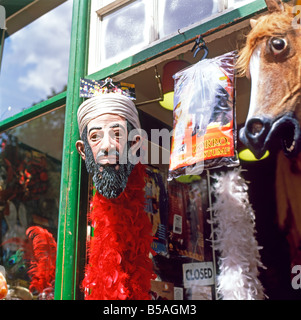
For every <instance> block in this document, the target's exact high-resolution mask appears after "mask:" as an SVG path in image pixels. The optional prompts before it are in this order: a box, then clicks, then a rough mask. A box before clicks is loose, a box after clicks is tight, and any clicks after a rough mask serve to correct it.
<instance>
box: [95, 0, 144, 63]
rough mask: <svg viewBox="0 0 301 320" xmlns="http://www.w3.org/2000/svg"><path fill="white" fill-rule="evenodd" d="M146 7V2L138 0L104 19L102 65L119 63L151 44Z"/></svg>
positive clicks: (102, 28)
mask: <svg viewBox="0 0 301 320" xmlns="http://www.w3.org/2000/svg"><path fill="white" fill-rule="evenodd" d="M146 7H147V3H146V0H138V1H135V2H133V3H131V4H129V5H127V6H125V7H123V8H121V9H119V10H117V11H115V12H113V13H111V14H108V15H106V16H104V17H103V21H102V27H101V39H103V41H102V43H101V61H102V63H103V62H105V63H106V64H107V63H109V61H111V62H117V61H118V59H120V58H121V57H126V56H128V55H130V54H131V53H133V52H134V51H135V50H136V51H137V50H138V49H140V48H141V47H142V46H144V45H146V44H148V43H149V23H148V19H147V18H146V16H148V15H146Z"/></svg>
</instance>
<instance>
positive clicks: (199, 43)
mask: <svg viewBox="0 0 301 320" xmlns="http://www.w3.org/2000/svg"><path fill="white" fill-rule="evenodd" d="M194 50H195V52H194V54H193V57H194V58H195V57H196V55H197V54H198V52H199V51H200V50H204V54H203V56H202V58H201V60H204V59H206V58H207V55H208V53H209V49H208V48H207V46H206V43H205V40H204V39H203V37H202V36H201V35H199V36H198V37H197V38H196V39H195V43H194V46H193V48H192V49H191V52H193V51H194Z"/></svg>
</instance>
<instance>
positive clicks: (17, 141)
mask: <svg viewBox="0 0 301 320" xmlns="http://www.w3.org/2000/svg"><path fill="white" fill-rule="evenodd" d="M64 118H65V108H64V107H62V108H59V109H57V110H55V111H52V112H51V113H48V114H46V115H43V116H40V117H38V118H36V119H34V120H31V121H29V122H27V123H25V124H22V125H20V126H18V127H16V128H14V129H11V130H8V131H6V132H2V133H1V134H0V269H1V270H0V272H1V271H2V273H4V274H5V279H6V281H7V284H8V294H7V296H6V299H21V300H23V299H24V300H25V299H26V300H28V299H53V291H54V275H55V262H56V239H57V230H58V212H59V201H60V179H61V166H62V150H63V131H64V130H63V128H64ZM38 282H39V285H38V284H37V283H38Z"/></svg>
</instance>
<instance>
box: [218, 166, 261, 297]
mask: <svg viewBox="0 0 301 320" xmlns="http://www.w3.org/2000/svg"><path fill="white" fill-rule="evenodd" d="M240 173H241V169H234V170H231V171H229V172H226V173H222V174H220V175H215V176H214V178H215V179H216V182H215V183H214V184H213V190H212V191H213V192H214V194H215V197H216V200H215V203H214V204H213V206H212V211H213V217H212V220H213V221H212V223H213V224H214V228H215V229H214V236H215V237H214V240H213V242H214V243H213V244H214V246H215V250H218V251H219V254H220V255H219V261H218V264H219V270H220V272H219V275H218V276H217V293H218V294H219V295H220V296H221V298H222V299H223V300H260V299H264V297H265V295H264V293H263V288H262V285H261V283H260V281H259V279H258V274H259V272H258V267H263V265H262V263H261V261H260V254H259V249H261V248H260V247H258V243H257V241H256V239H255V235H254V234H255V215H254V212H253V209H252V206H251V205H250V203H249V197H248V193H247V190H248V186H247V184H246V182H245V180H244V179H243V178H242V177H241V176H240Z"/></svg>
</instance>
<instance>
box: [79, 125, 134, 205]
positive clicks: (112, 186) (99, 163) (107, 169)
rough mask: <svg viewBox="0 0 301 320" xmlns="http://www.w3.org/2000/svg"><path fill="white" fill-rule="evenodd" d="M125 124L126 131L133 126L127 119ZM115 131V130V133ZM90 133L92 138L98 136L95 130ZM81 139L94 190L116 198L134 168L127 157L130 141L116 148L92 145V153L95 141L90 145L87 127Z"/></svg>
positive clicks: (109, 197)
mask: <svg viewBox="0 0 301 320" xmlns="http://www.w3.org/2000/svg"><path fill="white" fill-rule="evenodd" d="M125 124H126V131H128V132H129V131H130V130H131V129H132V128H133V127H132V125H131V124H130V123H128V122H127V121H125ZM116 128H117V126H116ZM93 130H95V129H93ZM122 131H123V129H122ZM116 132H117V131H116V130H115V134H116ZM90 135H92V139H99V138H100V137H97V135H99V133H96V132H95V131H94V132H93V131H92V132H91V130H90ZM93 135H94V138H93ZM95 135H96V136H95ZM100 135H101V134H100ZM117 135H119V133H118V134H117ZM112 138H113V137H112ZM113 139H114V138H113ZM82 140H83V143H84V151H85V164H86V168H87V171H88V173H89V174H90V175H91V176H92V179H93V182H94V185H95V188H96V190H97V191H98V192H99V193H100V194H101V195H103V196H104V197H106V198H108V199H111V198H117V197H118V196H119V195H120V194H121V193H122V192H123V191H124V189H125V187H126V185H127V181H128V177H129V175H130V174H131V172H132V169H133V168H134V164H132V163H130V161H129V157H128V150H130V148H131V142H129V141H125V145H124V146H122V148H116V147H115V146H114V145H111V148H110V147H109V148H108V149H103V148H100V147H99V148H95V147H94V148H95V151H94V153H93V151H92V148H93V146H95V141H94V143H93V142H92V143H91V144H92V147H91V145H90V143H89V140H91V138H88V128H87V127H86V128H85V129H84V131H83V134H82ZM120 149H121V150H120Z"/></svg>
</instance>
